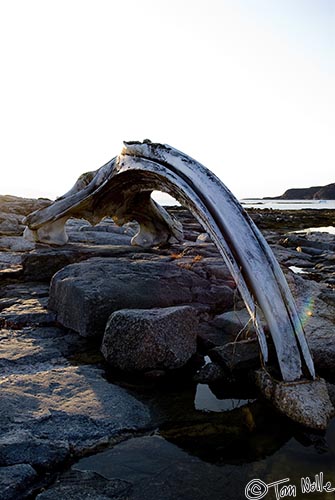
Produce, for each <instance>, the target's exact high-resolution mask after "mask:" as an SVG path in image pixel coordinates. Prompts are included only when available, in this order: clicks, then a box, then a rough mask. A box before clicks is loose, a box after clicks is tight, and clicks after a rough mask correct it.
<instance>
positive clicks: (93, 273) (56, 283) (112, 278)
mask: <svg viewBox="0 0 335 500" xmlns="http://www.w3.org/2000/svg"><path fill="white" fill-rule="evenodd" d="M149 258H150V256H149ZM233 300H234V290H232V289H231V288H230V287H228V286H226V285H225V281H224V280H218V279H215V280H211V279H206V277H203V276H200V275H199V274H198V273H197V272H195V271H194V270H193V269H192V267H191V266H182V265H178V260H170V259H167V258H159V257H157V256H156V257H154V256H152V257H151V258H150V260H144V259H127V258H110V259H108V258H106V259H105V258H93V259H89V260H86V261H85V262H80V263H76V264H72V265H69V266H67V267H65V268H64V269H61V270H60V271H59V272H58V273H56V274H55V275H54V277H53V278H52V281H51V287H50V300H49V307H50V308H51V309H52V310H54V311H56V313H57V320H58V321H59V322H60V323H61V324H62V325H64V326H66V327H68V328H71V329H73V330H75V331H77V332H79V333H80V334H81V335H83V336H85V337H87V336H102V335H103V332H104V330H105V326H106V323H107V320H108V318H109V316H110V315H111V313H113V312H115V311H118V310H120V309H152V308H155V307H171V306H176V305H185V304H191V303H193V304H197V305H198V306H199V305H202V306H203V305H205V308H206V309H211V310H214V311H223V310H225V309H227V308H229V307H231V306H232V305H233Z"/></svg>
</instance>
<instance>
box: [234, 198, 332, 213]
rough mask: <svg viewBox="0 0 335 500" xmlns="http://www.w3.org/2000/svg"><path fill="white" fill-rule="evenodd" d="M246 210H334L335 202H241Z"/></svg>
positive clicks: (246, 200) (262, 200) (253, 200)
mask: <svg viewBox="0 0 335 500" xmlns="http://www.w3.org/2000/svg"><path fill="white" fill-rule="evenodd" d="M240 202H241V204H242V205H243V207H244V208H261V209H262V208H272V209H273V210H307V209H314V210H325V209H326V210H334V209H335V200H270V199H250V200H248V199H244V200H240Z"/></svg>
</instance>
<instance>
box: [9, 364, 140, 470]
mask: <svg viewBox="0 0 335 500" xmlns="http://www.w3.org/2000/svg"><path fill="white" fill-rule="evenodd" d="M102 375H103V371H102V370H99V369H97V368H93V367H90V366H82V367H73V366H67V367H63V368H56V369H53V370H48V371H45V372H38V373H33V374H27V375H25V374H24V375H11V376H9V377H6V378H4V379H2V380H1V383H0V386H1V387H0V388H1V395H2V404H1V408H0V431H1V437H0V465H3V466H8V465H15V464H19V463H22V462H24V463H29V464H31V465H32V466H39V467H43V468H50V467H52V466H53V465H55V464H57V463H60V462H62V461H64V460H65V459H66V458H68V457H69V456H70V453H73V452H75V453H79V452H82V451H87V450H88V449H90V448H91V447H93V446H94V447H95V446H97V445H98V444H102V443H107V442H108V441H109V440H110V439H111V438H112V437H113V436H115V435H117V434H119V433H120V432H126V431H131V430H138V429H143V428H146V427H147V426H148V425H149V422H150V413H149V411H148V409H147V408H146V407H145V406H144V405H143V404H142V403H140V402H139V401H137V400H136V399H135V398H134V397H132V396H131V395H130V394H128V393H127V392H126V391H125V390H124V389H122V388H120V387H118V386H115V385H113V384H110V383H108V382H107V381H106V380H105V379H104V378H103V376H102Z"/></svg>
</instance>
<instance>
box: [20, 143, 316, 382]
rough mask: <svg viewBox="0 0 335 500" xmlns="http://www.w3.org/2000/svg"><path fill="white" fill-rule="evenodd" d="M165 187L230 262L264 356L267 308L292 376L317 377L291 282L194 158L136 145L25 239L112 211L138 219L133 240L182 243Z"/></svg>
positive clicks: (43, 238) (38, 218) (89, 177)
mask: <svg viewBox="0 0 335 500" xmlns="http://www.w3.org/2000/svg"><path fill="white" fill-rule="evenodd" d="M153 190H160V191H165V192H168V193H169V194H171V195H172V196H173V197H174V198H176V199H177V200H178V201H179V202H180V203H181V204H182V205H184V206H186V207H188V208H189V210H190V211H191V212H192V213H193V215H194V216H195V217H196V218H197V219H198V221H199V222H200V223H201V224H202V225H203V227H204V228H205V230H206V231H207V232H208V233H210V235H211V237H212V239H213V241H214V243H215V244H216V246H217V247H218V249H219V251H220V253H221V255H222V256H223V258H224V260H225V262H226V263H227V265H228V267H229V269H230V272H231V274H232V276H233V278H234V279H235V282H236V284H237V287H238V289H239V291H240V293H241V296H242V298H243V300H244V302H245V304H246V307H247V309H248V311H249V313H250V315H251V317H252V320H253V322H254V324H255V328H256V331H257V334H258V340H259V344H260V349H261V352H262V356H263V359H264V361H265V362H266V361H267V359H268V348H267V342H266V337H265V334H264V331H263V329H262V327H261V324H260V321H259V311H260V309H261V310H262V312H263V314H264V316H265V319H266V321H267V323H268V326H269V330H270V334H271V336H272V339H273V342H274V345H275V349H276V353H277V358H278V363H279V366H280V370H281V374H282V377H283V379H284V381H296V380H299V379H300V378H301V377H302V376H303V374H304V375H306V376H309V377H311V378H314V377H315V372H314V366H313V361H312V358H311V355H310V351H309V348H308V346H307V343H306V339H305V334H304V331H303V328H302V325H301V321H300V318H299V315H298V313H297V309H296V305H295V302H294V299H293V297H292V295H291V292H290V290H289V287H288V285H287V282H286V279H285V277H284V275H283V273H282V271H281V269H280V266H279V264H278V262H277V260H276V258H275V257H274V255H273V253H272V251H271V249H270V247H269V246H268V244H267V242H266V241H265V239H264V237H263V236H262V234H261V232H260V231H259V230H258V228H257V227H256V225H255V224H254V223H253V221H252V220H251V219H250V217H249V216H248V214H247V213H246V212H245V211H244V209H243V208H242V206H241V205H240V203H239V202H238V201H237V200H236V198H235V197H234V196H233V195H232V193H231V192H230V191H229V190H228V189H227V188H226V186H224V184H222V182H221V181H220V180H219V179H218V178H217V177H216V176H215V175H214V174H213V173H212V172H210V171H209V170H208V169H206V168H205V167H204V166H203V165H201V164H200V163H198V162H196V161H195V160H193V159H192V158H190V157H188V156H187V155H185V154H183V153H181V152H180V151H177V150H176V149H173V148H171V147H170V146H166V145H165V146H163V145H161V144H153V143H151V142H150V141H145V142H144V143H139V142H128V143H125V146H124V148H123V150H122V153H121V154H120V155H119V156H118V157H117V158H114V159H113V160H111V161H110V162H109V163H107V164H106V165H104V166H103V167H101V168H100V169H99V170H97V171H96V172H90V173H89V174H84V176H81V177H80V178H79V180H78V181H77V183H76V184H75V186H74V187H73V188H72V189H71V190H70V191H69V192H68V193H66V194H65V195H64V196H62V197H61V198H58V199H57V200H56V201H55V202H54V203H53V204H52V205H50V206H48V207H46V208H43V209H41V210H39V211H37V212H34V213H32V214H31V215H29V216H28V217H27V219H26V224H27V226H28V228H27V229H26V233H25V236H26V237H27V238H30V239H33V240H35V241H40V242H45V243H52V244H58V245H62V244H64V243H66V241H67V237H66V233H65V230H64V224H65V222H66V220H67V219H68V218H69V217H82V218H85V219H87V220H89V221H90V222H92V223H97V222H98V221H100V220H101V219H102V218H103V217H104V216H106V215H110V216H112V217H113V219H114V221H115V222H116V223H117V224H120V225H121V224H123V223H125V222H127V221H131V220H134V219H135V220H137V221H138V222H139V223H140V231H139V233H138V234H137V235H136V236H135V237H134V238H133V240H132V243H133V244H138V245H143V246H152V245H158V244H162V243H167V242H169V241H170V240H171V238H175V239H177V240H180V239H181V238H182V230H181V227H180V224H179V223H178V222H177V221H176V220H175V219H174V218H173V217H171V216H170V215H169V214H168V213H167V212H166V211H165V210H164V209H163V208H162V207H160V206H159V205H158V204H156V203H155V202H154V201H153V200H152V199H151V198H150V194H151V192H152V191H153Z"/></svg>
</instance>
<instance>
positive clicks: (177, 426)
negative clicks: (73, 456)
mask: <svg viewBox="0 0 335 500" xmlns="http://www.w3.org/2000/svg"><path fill="white" fill-rule="evenodd" d="M131 392H132V393H133V394H134V388H132V390H131ZM135 392H136V391H135ZM210 392H211V390H210V388H209V387H208V386H203V385H202V384H198V385H195V384H193V385H189V386H186V387H179V388H177V387H169V388H167V387H165V388H163V387H160V388H159V389H158V390H157V391H156V392H155V391H154V392H152V390H151V391H146V390H143V388H142V389H141V390H140V391H139V393H138V396H139V397H140V398H141V399H143V398H144V400H146V402H147V403H148V404H150V406H151V408H152V411H153V429H152V431H151V432H148V433H146V434H145V435H141V436H135V437H131V438H129V439H127V440H125V441H123V442H121V443H119V444H117V445H115V446H113V447H111V448H109V449H107V450H105V451H103V452H101V453H98V454H95V455H92V456H90V457H86V458H83V459H81V460H79V461H78V462H77V463H76V464H74V465H73V467H72V471H73V473H75V474H77V478H78V480H79V481H80V474H87V473H95V474H96V475H97V477H100V478H104V480H106V481H116V480H118V481H123V482H124V483H125V484H127V485H129V489H128V490H127V494H126V496H125V497H124V498H123V497H122V496H121V497H117V498H118V500H119V498H120V500H126V499H128V500H140V499H141V500H160V499H161V500H203V499H208V500H230V499H234V500H236V499H237V500H238V499H244V498H252V499H253V500H255V499H260V498H268V499H275V498H276V488H277V495H279V494H280V493H281V494H282V495H283V496H282V497H281V498H288V497H289V496H290V495H288V494H289V493H292V495H291V496H292V497H293V496H294V498H298V499H300V498H308V497H309V496H310V498H313V499H317V500H321V499H322V500H331V499H332V498H335V420H333V421H332V422H331V423H330V425H329V428H328V430H327V432H326V433H323V434H322V433H310V432H308V431H306V430H304V429H302V428H301V427H298V426H296V425H294V424H292V423H291V422H290V421H288V420H287V419H286V418H283V417H281V416H279V415H278V414H277V413H276V412H274V411H273V409H272V408H270V407H269V406H268V405H267V404H266V403H264V402H262V401H258V400H256V399H253V394H250V398H246V395H247V393H248V391H246V393H245V392H244V391H243V388H242V391H241V393H240V394H239V393H237V394H236V397H231V394H229V397H227V398H224V397H222V394H221V395H220V397H219V398H218V397H216V396H215V395H214V393H211V394H210ZM223 396H224V394H223ZM256 479H257V480H258V483H257V481H256V483H255V481H253V480H256ZM251 481H253V482H251ZM279 481H282V482H281V483H279ZM273 483H275V484H273ZM314 483H315V485H314ZM327 483H328V484H327ZM271 484H272V486H271ZM79 486H80V485H79ZM314 487H315V489H316V491H315V492H313V493H311V492H310V491H309V490H308V488H310V490H312V489H313V488H314ZM326 487H327V488H328V489H331V488H334V491H333V492H332V491H328V492H327V491H325V490H324V489H323V488H326ZM285 488H286V489H285ZM306 488H307V490H306ZM318 489H319V491H318ZM293 493H295V495H293ZM97 498H100V497H97ZM107 498H108V497H107ZM278 498H279V497H278Z"/></svg>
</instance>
